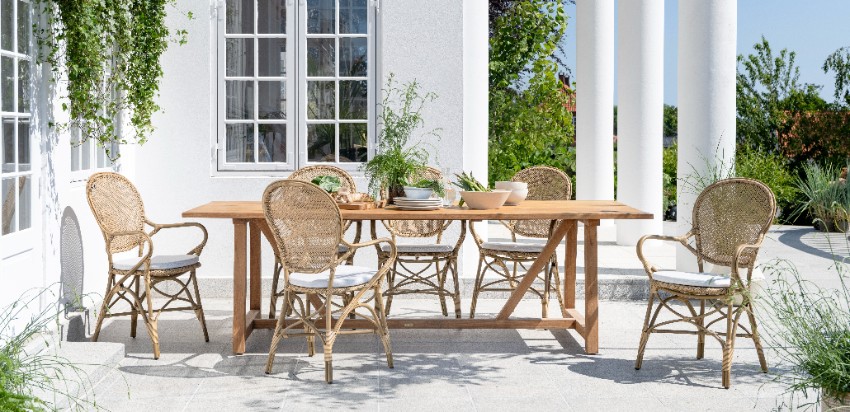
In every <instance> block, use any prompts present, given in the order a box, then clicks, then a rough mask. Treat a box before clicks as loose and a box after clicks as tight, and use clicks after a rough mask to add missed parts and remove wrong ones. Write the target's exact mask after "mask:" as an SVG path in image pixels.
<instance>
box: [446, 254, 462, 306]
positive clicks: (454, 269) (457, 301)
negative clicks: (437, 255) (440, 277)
mask: <svg viewBox="0 0 850 412" xmlns="http://www.w3.org/2000/svg"><path fill="white" fill-rule="evenodd" d="M447 268H451V271H452V282H453V283H454V293H453V294H452V300H453V301H454V304H455V318H456V319H460V318H461V313H460V280H459V279H458V273H457V256H452V258H451V259H449V262H448V263H447Z"/></svg>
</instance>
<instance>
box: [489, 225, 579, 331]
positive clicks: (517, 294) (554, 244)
mask: <svg viewBox="0 0 850 412" xmlns="http://www.w3.org/2000/svg"><path fill="white" fill-rule="evenodd" d="M571 224H573V225H574V224H575V221H569V220H563V221H561V223H560V224H559V225H558V227H557V228H555V231H554V232H552V236H550V237H549V241H547V242H546V246H543V250H542V251H541V252H540V255H539V256H537V259H535V260H534V262H533V263H532V264H531V267H530V268H528V271H527V272H526V273H525V275H524V276H523V277H522V281H521V282H519V284H518V285H517V287H516V289H514V291H513V292H511V296H510V297H509V298H508V301H507V302H505V306H504V307H502V310H501V311H500V312H499V315H498V316H496V319H499V320H506V319H508V318H509V317H510V316H511V314H512V313H514V309H516V306H517V305H518V304H519V301H520V300H522V297H523V296H525V292H526V291H528V288H529V287H530V286H531V284H532V283H534V279H536V278H537V274H538V273H540V271H541V270H542V269H543V268H544V267H546V265H548V264H549V260H550V259H551V258H552V254H553V253H555V249H557V248H558V245H560V244H561V239H563V238H564V235H565V234H566V233H567V230H568V229H569V227H570V225H571Z"/></svg>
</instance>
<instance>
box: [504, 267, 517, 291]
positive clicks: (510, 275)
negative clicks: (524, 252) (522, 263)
mask: <svg viewBox="0 0 850 412" xmlns="http://www.w3.org/2000/svg"><path fill="white" fill-rule="evenodd" d="M518 267H519V263H518V262H514V271H513V273H510V272H509V273H507V275H508V279H509V280H508V283H510V285H511V289H516V285H517V280H516V274H517V268H518Z"/></svg>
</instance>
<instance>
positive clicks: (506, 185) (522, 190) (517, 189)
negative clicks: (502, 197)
mask: <svg viewBox="0 0 850 412" xmlns="http://www.w3.org/2000/svg"><path fill="white" fill-rule="evenodd" d="M496 189H500V190H510V191H511V195H510V196H508V200H507V201H505V205H507V206H515V205H518V204H519V203H520V202H522V201H523V200H525V198H526V196H528V183H525V182H510V181H504V180H502V181H498V182H496Z"/></svg>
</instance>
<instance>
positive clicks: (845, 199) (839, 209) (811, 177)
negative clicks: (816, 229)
mask: <svg viewBox="0 0 850 412" xmlns="http://www.w3.org/2000/svg"><path fill="white" fill-rule="evenodd" d="M803 173H804V175H805V178H797V188H798V189H799V190H800V193H802V195H803V198H804V199H805V200H804V201H802V202H801V203H800V205H799V207H798V208H797V210H796V212H795V214H796V215H800V214H802V213H805V212H808V214H809V215H811V216H812V217H813V218H814V219H815V222H816V223H819V224H820V225H821V226H822V227H823V228H825V229H826V230H827V231H835V230H834V229H841V228H842V226H843V225H845V224H846V223H847V222H848V219H847V213H846V211H847V210H850V184H847V181H846V179H845V180H843V181H842V180H841V179H840V177H839V176H840V173H841V171H840V169H838V168H836V167H832V166H820V165H818V164H816V163H811V164H806V165H804V166H803ZM841 231H843V230H841Z"/></svg>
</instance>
